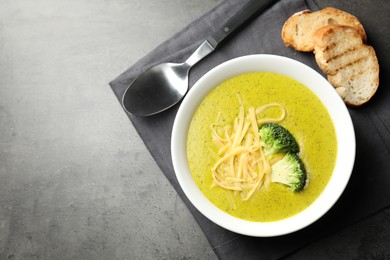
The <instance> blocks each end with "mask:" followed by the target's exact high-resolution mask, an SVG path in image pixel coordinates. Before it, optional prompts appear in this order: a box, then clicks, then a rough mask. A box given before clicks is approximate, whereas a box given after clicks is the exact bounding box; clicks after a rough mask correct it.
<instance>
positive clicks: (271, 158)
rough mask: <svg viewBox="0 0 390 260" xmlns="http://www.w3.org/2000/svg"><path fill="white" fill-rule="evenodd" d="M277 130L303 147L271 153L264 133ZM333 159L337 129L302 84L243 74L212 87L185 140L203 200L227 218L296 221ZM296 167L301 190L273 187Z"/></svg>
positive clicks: (283, 185) (321, 186)
mask: <svg viewBox="0 0 390 260" xmlns="http://www.w3.org/2000/svg"><path fill="white" fill-rule="evenodd" d="M267 124H268V125H267ZM274 125H277V128H271V129H276V130H277V131H281V130H280V129H282V130H283V129H285V130H286V131H288V132H289V133H291V135H289V136H292V137H291V138H293V139H295V141H294V142H295V144H298V149H295V148H296V146H295V148H294V149H292V150H291V149H290V148H288V149H286V148H283V149H281V150H278V151H276V152H275V149H270V148H269V147H268V148H267V146H266V145H264V144H265V143H266V142H267V140H266V139H265V137H264V136H262V135H261V134H263V135H264V133H267V131H265V130H268V129H266V128H267V127H268V128H270V127H271V126H272V127H273V126H274ZM259 128H260V131H259ZM279 128H280V129H279ZM276 130H275V131H276ZM267 138H268V137H267ZM282 143H283V142H282ZM287 143H288V142H287ZM290 143H291V142H290ZM289 149H290V150H289ZM336 153H337V143H336V133H335V129H334V126H333V123H332V121H331V118H330V116H329V114H328V111H327V110H326V108H325V107H324V105H323V104H322V103H321V101H320V100H319V99H318V98H317V97H316V96H315V94H314V93H312V92H311V90H309V89H308V88H307V87H305V86H304V85H302V84H301V83H299V82H297V81H295V80H293V79H291V78H289V77H286V76H283V75H279V74H274V73H269V72H253V73H247V74H242V75H239V76H236V77H233V78H231V79H229V80H226V81H224V82H222V83H221V84H220V85H219V86H217V87H216V88H215V89H213V90H212V91H211V92H210V93H209V94H208V95H207V96H206V97H205V99H204V100H203V101H202V102H201V104H200V105H199V107H198V109H197V110H196V111H195V113H194V116H193V118H192V121H191V124H190V127H189V131H188V136H187V158H188V164H189V168H190V171H191V174H192V176H193V178H194V180H195V182H196V183H197V185H198V186H199V188H200V189H201V191H202V192H203V194H204V195H205V196H206V197H207V198H208V199H209V200H210V201H211V202H212V203H213V204H214V205H216V206H217V207H218V208H220V209H221V210H223V211H225V212H227V213H228V214H231V215H233V216H235V217H238V218H241V219H245V220H250V221H258V222H268V221H277V220H281V219H284V218H287V217H290V216H293V215H295V214H297V213H299V212H300V211H302V210H304V209H305V208H307V207H308V206H309V205H310V204H311V203H313V201H314V200H315V199H316V198H317V197H318V196H319V195H320V194H321V192H322V191H323V190H324V188H325V186H326V185H327V183H328V181H329V179H330V177H331V175H332V171H333V168H334V165H335V160H336ZM287 154H288V156H287ZM291 160H298V161H297V162H296V163H295V162H294V163H295V164H291ZM291 165H295V166H294V167H292V166H291ZM298 166H302V167H303V171H301V173H302V172H303V173H304V175H299V176H300V177H299V178H298V180H301V179H300V178H301V176H304V177H305V180H304V182H303V183H301V184H302V185H296V183H295V184H294V185H295V186H294V185H291V186H290V185H289V184H286V183H283V182H280V181H275V180H276V179H279V180H280V179H281V178H280V176H279V177H278V178H276V177H275V178H274V176H275V173H276V172H277V171H285V169H288V170H291V169H292V168H294V171H295V168H297V169H298V168H299V167H298ZM289 178H290V177H289ZM288 181H289V182H292V181H291V178H290V179H289V180H288ZM294 182H296V180H294Z"/></svg>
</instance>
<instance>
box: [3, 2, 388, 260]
mask: <svg viewBox="0 0 390 260" xmlns="http://www.w3.org/2000/svg"><path fill="white" fill-rule="evenodd" d="M218 2H219V1H217V0H199V1H190V0H148V1H142V0H129V1H119V0H115V1H108V0H97V1H86V0H79V1H59V0H37V1H21V0H17V1H0V259H186V258H191V259H213V258H215V255H214V253H213V250H212V248H211V247H210V246H209V244H208V242H207V240H206V238H205V237H204V235H203V233H202V231H201V230H200V229H199V227H198V225H197V223H196V222H195V221H194V219H193V217H192V215H191V214H190V213H189V211H188V210H187V208H186V207H185V205H184V204H183V202H182V201H181V199H180V198H179V197H178V195H177V194H176V192H175V191H174V189H173V188H172V187H171V185H170V184H169V183H168V181H167V180H166V178H165V176H164V175H163V174H162V173H161V172H160V170H159V169H158V167H157V166H156V165H155V163H154V161H153V159H152V158H151V156H150V155H149V152H148V151H147V150H146V148H145V147H144V145H143V143H142V141H141V140H140V138H139V137H138V135H137V133H136V132H135V130H134V128H133V126H132V125H131V123H130V121H129V120H128V118H127V116H126V115H125V113H124V111H123V110H122V109H121V107H120V105H119V103H118V102H117V100H116V98H115V96H114V94H113V93H112V91H111V89H110V88H109V86H108V82H109V81H110V80H112V79H113V78H114V77H116V76H117V75H118V74H119V73H121V72H122V71H124V70H125V69H126V68H128V67H129V66H130V65H131V64H133V63H134V62H135V61H137V60H138V59H139V58H141V57H142V56H144V55H145V54H147V53H148V52H149V51H150V50H152V49H153V48H154V47H155V46H157V45H158V44H159V43H161V42H162V41H164V40H165V39H167V38H169V37H170V36H171V35H173V34H174V33H175V32H177V31H179V30H180V29H181V28H182V27H183V26H185V25H186V24H188V23H189V22H190V21H192V20H194V19H195V18H197V17H198V16H200V15H201V14H203V13H204V12H206V11H207V10H209V9H210V8H212V7H213V6H215V5H216V4H217V3H218ZM123 140H125V141H123ZM389 237H390V210H385V211H383V212H381V213H379V214H377V215H375V216H373V217H371V218H369V219H367V220H364V221H362V222H361V223H359V224H357V225H353V226H351V227H348V228H346V229H344V230H342V231H341V232H339V233H338V234H336V235H333V236H330V237H328V238H325V239H323V240H321V241H318V242H315V243H313V244H312V245H310V246H308V247H306V248H304V249H302V250H300V251H298V252H296V253H295V254H293V255H292V256H289V257H288V258H291V259H312V258H319V259H329V258H338V259H344V258H347V259H348V258H358V259H362V258H367V259H371V258H378V259H385V258H387V259H390V250H389V249H388V248H390V238H389Z"/></svg>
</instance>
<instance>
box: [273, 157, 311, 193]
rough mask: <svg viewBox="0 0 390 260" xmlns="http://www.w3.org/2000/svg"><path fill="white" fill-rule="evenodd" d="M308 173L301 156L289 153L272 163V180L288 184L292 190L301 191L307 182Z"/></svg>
mask: <svg viewBox="0 0 390 260" xmlns="http://www.w3.org/2000/svg"><path fill="white" fill-rule="evenodd" d="M306 178H307V173H306V169H305V166H304V165H303V163H302V161H301V159H300V158H299V156H298V155H297V154H295V153H287V154H286V155H285V156H284V157H283V159H281V160H280V161H278V162H276V163H275V164H274V165H272V172H271V181H272V182H277V183H282V184H284V185H287V186H288V187H289V189H290V190H291V191H295V192H297V191H301V190H302V189H303V188H304V187H305V184H306Z"/></svg>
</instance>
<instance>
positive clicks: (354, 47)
mask: <svg viewBox="0 0 390 260" xmlns="http://www.w3.org/2000/svg"><path fill="white" fill-rule="evenodd" d="M334 46H336V45H334ZM359 49H360V48H359V47H357V46H353V47H352V48H349V49H348V50H346V51H345V52H342V53H339V54H336V55H331V57H330V58H329V59H327V60H326V63H329V62H331V61H334V60H337V59H339V58H341V57H343V56H346V55H349V54H351V53H352V52H357V51H358V50H359Z"/></svg>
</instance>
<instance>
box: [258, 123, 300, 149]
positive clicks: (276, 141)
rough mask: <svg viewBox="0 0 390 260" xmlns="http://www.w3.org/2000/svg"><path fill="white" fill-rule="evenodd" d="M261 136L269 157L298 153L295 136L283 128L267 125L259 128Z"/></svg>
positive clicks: (273, 124) (277, 125)
mask: <svg viewBox="0 0 390 260" xmlns="http://www.w3.org/2000/svg"><path fill="white" fill-rule="evenodd" d="M259 135H260V138H261V140H262V141H263V142H264V144H265V147H264V152H265V154H266V155H267V156H271V155H273V154H275V153H288V152H291V153H297V152H298V151H299V146H298V143H297V141H295V138H294V137H293V135H292V134H291V133H290V132H289V131H288V130H287V129H286V128H284V127H283V126H281V125H279V124H276V123H267V124H264V125H262V126H261V127H260V128H259Z"/></svg>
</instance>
